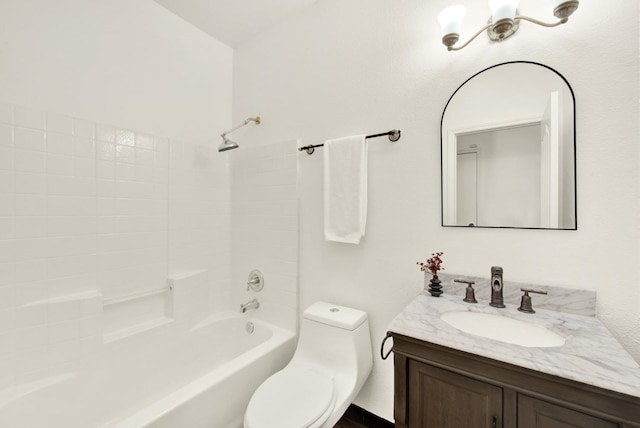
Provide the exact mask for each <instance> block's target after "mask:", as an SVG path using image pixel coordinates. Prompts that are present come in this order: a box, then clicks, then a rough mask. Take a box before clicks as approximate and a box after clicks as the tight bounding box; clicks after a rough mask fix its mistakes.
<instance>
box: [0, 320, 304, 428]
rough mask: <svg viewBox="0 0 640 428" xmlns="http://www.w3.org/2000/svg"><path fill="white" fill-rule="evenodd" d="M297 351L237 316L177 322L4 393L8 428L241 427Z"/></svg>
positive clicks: (284, 337) (265, 327) (270, 329)
mask: <svg viewBox="0 0 640 428" xmlns="http://www.w3.org/2000/svg"><path fill="white" fill-rule="evenodd" d="M247 322H252V323H253V325H254V327H255V329H254V331H253V333H251V334H249V333H247V331H246V324H247ZM294 350H295V336H294V334H293V333H292V332H288V331H285V330H282V329H279V328H277V327H274V326H271V325H269V324H266V323H263V322H260V321H258V320H255V319H250V318H247V317H245V316H242V315H240V314H237V313H231V312H229V313H223V314H219V315H216V316H213V317H210V318H209V319H205V320H203V321H201V322H200V323H199V324H197V325H196V326H194V327H191V328H188V327H187V326H185V325H181V324H180V323H175V322H170V323H167V324H166V325H163V326H160V327H156V328H154V329H151V330H149V331H146V332H144V333H142V334H136V335H134V336H131V337H127V338H124V339H120V340H117V341H114V342H112V343H108V344H105V345H104V349H103V352H101V353H100V356H98V357H97V358H96V359H95V360H94V361H90V362H88V363H86V364H85V366H84V367H82V368H81V369H80V370H79V371H77V372H69V373H60V374H56V375H54V376H51V377H48V378H46V379H40V380H38V381H35V382H31V383H29V384H25V385H19V386H17V387H15V388H13V389H12V390H11V391H3V392H0V427H11V428H23V427H24V428H141V427H149V428H205V427H206V428H232V427H233V428H236V427H241V426H242V418H243V415H244V411H245V409H246V406H247V404H248V402H249V399H250V398H251V395H252V393H253V391H254V390H255V389H256V388H257V387H258V386H259V385H260V383H262V382H263V381H264V380H265V379H266V378H267V377H269V376H270V375H271V374H273V373H275V372H276V371H278V370H280V369H281V368H283V367H284V366H285V365H286V363H287V362H288V361H289V359H290V358H291V356H292V355H293V352H294Z"/></svg>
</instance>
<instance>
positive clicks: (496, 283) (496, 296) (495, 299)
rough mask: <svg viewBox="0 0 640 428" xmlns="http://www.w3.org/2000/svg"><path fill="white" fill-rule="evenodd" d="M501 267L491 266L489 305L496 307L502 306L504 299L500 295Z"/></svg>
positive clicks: (501, 287)
mask: <svg viewBox="0 0 640 428" xmlns="http://www.w3.org/2000/svg"><path fill="white" fill-rule="evenodd" d="M503 287H504V284H503V283H502V268H501V267H500V266H491V303H489V304H490V305H491V306H493V307H496V308H504V307H505V306H504V299H503V297H502V289H503Z"/></svg>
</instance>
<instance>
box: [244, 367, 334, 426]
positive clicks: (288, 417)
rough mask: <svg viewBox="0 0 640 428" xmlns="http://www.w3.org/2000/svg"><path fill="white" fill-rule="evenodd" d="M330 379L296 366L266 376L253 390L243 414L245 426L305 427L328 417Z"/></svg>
mask: <svg viewBox="0 0 640 428" xmlns="http://www.w3.org/2000/svg"><path fill="white" fill-rule="evenodd" d="M334 396H335V390H334V385H333V380H332V379H331V378H329V377H327V376H325V375H322V374H320V373H317V372H314V371H311V370H309V369H303V368H299V367H289V368H286V369H284V370H282V371H280V372H278V373H276V374H275V375H273V376H271V377H270V378H268V379H267V380H266V381H265V382H264V383H263V384H262V385H260V387H258V389H257V390H256V392H255V393H254V394H253V397H252V398H251V401H250V402H249V406H248V408H247V412H246V414H245V417H244V426H245V427H246V428H276V427H277V428H307V427H309V426H311V425H312V424H314V423H316V422H319V423H322V422H323V421H319V419H321V418H323V417H324V418H325V419H326V418H327V417H328V416H329V414H330V413H331V412H330V410H331V408H332V407H333V404H334V401H335V400H334Z"/></svg>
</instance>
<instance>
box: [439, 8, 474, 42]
mask: <svg viewBox="0 0 640 428" xmlns="http://www.w3.org/2000/svg"><path fill="white" fill-rule="evenodd" d="M466 13H467V8H466V7H464V6H462V5H459V4H456V5H453V6H449V7H447V8H445V9H442V11H441V12H440V13H439V14H438V22H439V23H440V27H441V28H442V35H443V36H446V35H447V34H459V33H460V27H461V26H462V20H463V19H464V16H465V15H466Z"/></svg>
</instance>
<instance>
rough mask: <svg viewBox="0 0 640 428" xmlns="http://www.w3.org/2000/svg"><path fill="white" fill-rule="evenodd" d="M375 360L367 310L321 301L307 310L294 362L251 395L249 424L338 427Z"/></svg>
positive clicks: (287, 427) (260, 426)
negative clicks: (337, 424)
mask: <svg viewBox="0 0 640 428" xmlns="http://www.w3.org/2000/svg"><path fill="white" fill-rule="evenodd" d="M372 365H373V358H372V349H371V338H370V335H369V321H368V319H367V313H366V312H363V311H360V310H357V309H351V308H347V307H344V306H338V305H333V304H330V303H326V302H316V303H314V304H313V305H311V306H309V307H308V308H307V309H306V310H305V311H304V314H303V317H302V326H301V329H300V339H299V341H298V347H297V348H296V352H295V353H294V355H293V358H292V359H291V362H289V364H288V365H287V366H286V367H285V368H284V369H282V370H281V371H279V372H277V373H276V374H274V375H273V376H271V377H270V378H268V379H267V380H266V381H264V382H263V383H262V385H260V386H259V387H258V389H257V390H256V391H255V392H254V394H253V396H252V397H251V400H250V402H249V405H248V407H247V411H246V413H245V417H244V427H245V428H329V427H333V426H334V425H335V423H336V422H337V421H338V420H339V419H340V418H341V417H342V415H343V414H344V412H345V410H346V409H347V407H349V404H351V401H352V400H353V399H354V398H355V396H356V395H357V394H358V392H360V389H361V388H362V385H363V384H364V382H365V381H366V380H367V378H368V377H369V374H370V373H371V368H372Z"/></svg>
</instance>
